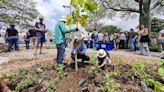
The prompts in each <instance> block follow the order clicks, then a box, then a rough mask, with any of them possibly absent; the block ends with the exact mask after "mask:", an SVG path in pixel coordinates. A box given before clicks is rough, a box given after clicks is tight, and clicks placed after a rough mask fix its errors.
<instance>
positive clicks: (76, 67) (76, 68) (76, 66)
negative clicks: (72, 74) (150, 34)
mask: <svg viewBox="0 0 164 92" xmlns="http://www.w3.org/2000/svg"><path fill="white" fill-rule="evenodd" d="M75 70H76V72H77V71H78V61H77V50H76V52H75Z"/></svg>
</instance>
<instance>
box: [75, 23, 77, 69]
mask: <svg viewBox="0 0 164 92" xmlns="http://www.w3.org/2000/svg"><path fill="white" fill-rule="evenodd" d="M76 28H78V22H77V23H76ZM77 49H78V48H76V51H75V70H76V72H77V71H78V61H77Z"/></svg>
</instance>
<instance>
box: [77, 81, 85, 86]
mask: <svg viewBox="0 0 164 92" xmlns="http://www.w3.org/2000/svg"><path fill="white" fill-rule="evenodd" d="M85 83H86V80H85V79H80V81H79V83H78V84H79V86H83V85H84V84H85Z"/></svg>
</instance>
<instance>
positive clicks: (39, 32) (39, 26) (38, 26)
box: [35, 22, 46, 36]
mask: <svg viewBox="0 0 164 92" xmlns="http://www.w3.org/2000/svg"><path fill="white" fill-rule="evenodd" d="M35 27H36V28H39V29H46V25H45V24H43V23H40V22H37V23H36V24H35ZM36 35H37V36H44V32H41V31H37V32H36Z"/></svg>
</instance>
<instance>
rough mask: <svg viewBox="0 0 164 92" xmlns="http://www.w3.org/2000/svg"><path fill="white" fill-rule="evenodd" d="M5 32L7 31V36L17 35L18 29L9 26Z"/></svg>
mask: <svg viewBox="0 0 164 92" xmlns="http://www.w3.org/2000/svg"><path fill="white" fill-rule="evenodd" d="M6 32H7V33H8V37H10V36H17V34H18V31H17V30H16V29H11V28H8V29H7V30H6Z"/></svg>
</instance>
